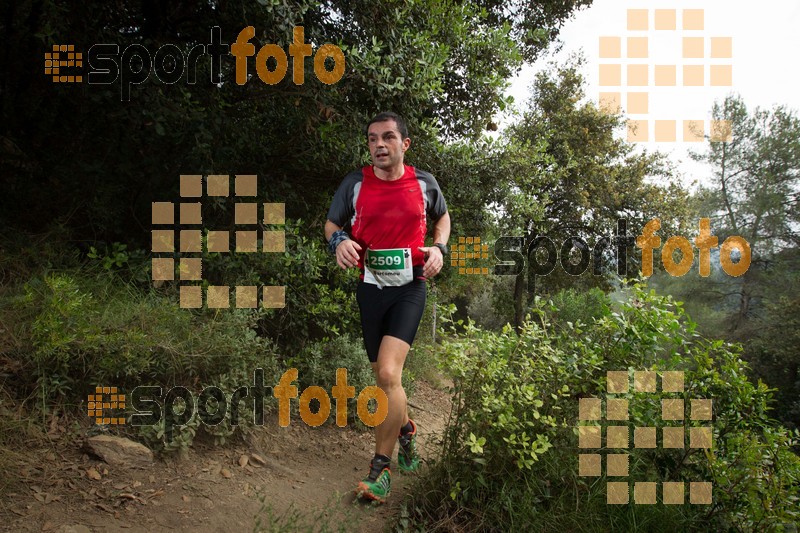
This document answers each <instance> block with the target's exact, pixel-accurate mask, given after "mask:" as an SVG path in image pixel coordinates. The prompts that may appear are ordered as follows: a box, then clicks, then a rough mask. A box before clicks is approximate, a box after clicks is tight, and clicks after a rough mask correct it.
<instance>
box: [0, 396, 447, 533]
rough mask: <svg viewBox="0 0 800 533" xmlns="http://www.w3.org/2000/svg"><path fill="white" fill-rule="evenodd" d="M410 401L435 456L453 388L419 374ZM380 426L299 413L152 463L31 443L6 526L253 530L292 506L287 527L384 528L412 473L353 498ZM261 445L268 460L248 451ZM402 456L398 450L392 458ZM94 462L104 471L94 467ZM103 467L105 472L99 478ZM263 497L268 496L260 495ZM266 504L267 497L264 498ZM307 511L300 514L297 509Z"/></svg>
mask: <svg viewBox="0 0 800 533" xmlns="http://www.w3.org/2000/svg"><path fill="white" fill-rule="evenodd" d="M410 401H411V402H412V403H413V404H414V405H417V406H418V407H419V408H418V409H414V408H413V407H412V408H410V410H411V411H412V417H413V418H414V419H415V421H416V422H417V425H418V428H419V432H420V439H419V443H420V451H421V455H422V456H423V458H430V457H433V455H434V453H435V450H436V447H437V446H438V444H439V442H440V438H441V433H442V431H443V428H444V425H445V423H446V421H447V415H448V413H449V408H450V401H449V397H448V395H447V393H446V392H443V391H441V390H439V389H436V388H433V387H431V386H430V385H428V384H427V383H425V382H422V381H418V382H417V387H416V392H415V394H414V396H413V397H412V398H410ZM373 443H374V437H373V434H372V432H364V433H360V432H358V431H356V430H354V429H351V428H349V427H348V428H338V427H336V426H331V425H327V424H326V425H325V426H324V427H321V428H310V427H308V426H306V425H305V424H303V423H302V422H301V421H300V420H299V419H297V420H296V419H294V418H293V419H292V423H291V425H290V426H289V427H288V428H281V427H280V426H278V423H277V419H272V420H271V421H267V422H266V423H265V425H264V426H263V428H259V430H258V431H257V432H256V434H255V435H254V436H253V437H251V438H250V439H249V441H248V443H247V444H241V443H240V444H237V445H231V446H228V447H226V448H223V449H220V448H213V447H204V446H202V445H196V446H195V447H194V448H193V449H191V450H190V451H189V454H188V457H186V458H184V459H166V460H163V461H160V460H157V461H156V463H155V464H154V465H153V466H151V467H148V468H146V469H134V468H120V467H111V466H109V465H106V464H105V463H103V462H102V461H99V460H97V459H95V458H92V457H88V456H86V455H85V454H83V452H82V451H81V450H80V443H76V442H60V443H56V445H55V446H53V447H51V448H48V449H42V450H29V451H27V452H25V454H24V457H25V460H24V461H23V462H21V463H20V464H19V465H18V466H15V467H14V468H16V469H17V471H11V472H6V473H4V475H11V476H16V477H18V478H19V480H20V483H17V484H15V489H14V490H13V491H12V493H10V494H7V495H6V497H5V498H4V500H5V501H3V502H2V504H0V529H4V530H9V531H54V532H60V533H67V532H75V533H78V532H80V533H84V532H87V531H126V532H128V531H130V532H139V531H141V532H150V531H170V530H175V529H178V530H189V529H191V530H193V531H201V532H205V531H215V532H216V531H252V530H253V529H254V527H255V526H256V520H257V518H258V517H259V516H260V517H261V521H262V523H269V521H268V520H267V518H268V514H269V513H270V512H271V513H272V514H273V516H277V517H280V516H284V517H285V518H286V519H285V520H284V522H279V523H280V524H282V526H281V529H283V528H284V527H287V526H290V525H292V524H294V525H297V526H300V527H301V528H302V529H303V530H306V529H308V528H309V527H313V529H315V530H324V529H328V528H329V529H331V530H334V531H336V530H338V529H339V526H344V528H345V529H346V530H348V531H380V530H382V529H384V527H385V526H386V525H387V524H388V523H391V520H390V519H392V518H393V517H395V516H396V515H397V514H398V513H399V512H400V509H401V507H402V505H401V504H402V501H403V499H404V496H405V495H406V494H407V491H408V489H409V485H410V483H411V476H408V475H403V474H400V473H399V472H397V469H395V472H394V475H393V477H392V495H391V496H390V499H389V502H388V503H387V504H385V505H374V504H366V503H360V502H357V501H354V497H353V495H352V491H353V489H354V488H355V486H356V484H357V482H358V480H359V479H361V478H362V477H363V476H364V475H366V472H367V468H368V464H369V460H370V458H371V457H372V453H373V450H374V448H373V446H374V444H373ZM254 453H255V454H258V455H259V456H260V457H261V458H263V459H264V461H265V463H266V464H264V465H259V464H257V461H255V460H254V459H252V458H251V459H250V461H249V463H248V464H245V466H240V458H241V456H243V455H247V456H249V457H251V454H254ZM392 464H393V465H394V464H396V456H395V457H394V458H393V463H392ZM92 468H94V470H95V471H96V472H91V469H92ZM95 473H96V474H99V478H100V479H91V477H92V476H94V477H95V478H97V477H98V476H96V475H95ZM260 498H263V501H264V502H265V503H262V502H261V501H260ZM265 504H266V505H265ZM296 513H299V514H300V518H299V519H291V518H290V517H291V516H292V515H293V514H296Z"/></svg>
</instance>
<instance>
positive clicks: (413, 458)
mask: <svg viewBox="0 0 800 533" xmlns="http://www.w3.org/2000/svg"><path fill="white" fill-rule="evenodd" d="M408 421H409V423H411V431H410V432H408V433H405V434H404V433H402V432H401V433H400V436H399V437H398V438H397V441H398V442H399V443H400V449H399V450H398V451H397V464H398V466H399V467H400V470H401V471H403V472H414V471H415V470H417V468H419V454H417V425H416V424H415V423H414V421H413V420H411V419H410V418H409V419H408Z"/></svg>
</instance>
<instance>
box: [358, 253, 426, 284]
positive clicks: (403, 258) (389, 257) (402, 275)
mask: <svg viewBox="0 0 800 533" xmlns="http://www.w3.org/2000/svg"><path fill="white" fill-rule="evenodd" d="M412 281H414V270H413V268H412V266H411V248H392V249H389V250H370V249H367V253H366V254H365V255H364V282H365V283H371V284H373V285H377V286H378V287H380V288H383V287H399V286H401V285H406V284H408V283H411V282H412Z"/></svg>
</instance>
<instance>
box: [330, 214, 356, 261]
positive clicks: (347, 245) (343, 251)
mask: <svg viewBox="0 0 800 533" xmlns="http://www.w3.org/2000/svg"><path fill="white" fill-rule="evenodd" d="M340 229H342V226H339V225H338V224H336V223H334V222H331V221H330V220H326V221H325V240H326V241H330V240H331V237H332V236H333V233H334V232H335V231H339V230H340ZM360 251H361V246H360V245H359V244H358V243H357V242H356V241H354V240H352V239H347V240H346V241H342V242H340V243H339V245H338V246H337V247H336V264H338V265H339V266H340V267H342V268H347V267H357V266H358V252H360Z"/></svg>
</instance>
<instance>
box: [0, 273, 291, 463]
mask: <svg viewBox="0 0 800 533" xmlns="http://www.w3.org/2000/svg"><path fill="white" fill-rule="evenodd" d="M15 291H16V292H15ZM15 291H9V292H8V293H7V294H5V295H4V297H3V298H2V299H0V319H1V320H2V322H3V323H6V324H13V325H14V326H13V330H12V331H11V333H12V336H13V338H14V339H15V341H16V345H15V347H14V348H13V351H11V352H10V355H11V357H13V358H14V359H15V360H17V361H18V362H19V363H20V364H21V365H22V366H21V368H20V370H19V374H18V375H19V376H20V378H21V379H20V380H19V381H18V383H17V386H18V387H19V389H18V391H17V394H20V395H22V396H24V395H26V391H28V390H32V391H33V392H35V394H36V395H37V396H38V398H39V399H40V405H41V409H42V410H43V411H45V412H47V411H49V410H50V409H52V408H53V406H59V407H66V408H74V407H76V406H77V404H76V402H78V401H80V399H85V398H86V395H87V394H88V393H90V392H93V390H94V387H95V386H117V387H120V388H121V389H122V390H125V391H130V390H132V389H133V388H134V387H136V386H139V385H159V386H161V387H164V388H165V389H169V388H170V387H172V386H175V385H181V386H186V387H188V388H189V389H190V390H192V391H194V392H195V393H199V392H200V390H201V388H202V387H200V385H203V386H205V385H216V386H218V387H220V388H222V390H223V391H224V392H225V393H226V394H230V393H231V392H232V391H233V390H234V389H235V388H237V387H239V386H243V385H247V384H249V383H252V379H253V378H252V375H253V374H252V373H253V371H254V370H255V369H256V368H263V369H264V371H265V376H266V377H265V379H267V380H268V383H271V382H272V380H273V378H274V377H275V375H276V374H277V368H278V358H277V354H276V350H275V348H274V347H273V346H272V344H271V343H270V342H269V340H267V339H265V338H264V337H258V336H257V335H256V333H255V330H254V326H255V321H256V318H257V317H256V316H255V315H254V314H253V313H249V312H246V311H241V310H232V311H229V312H219V313H217V312H204V313H197V314H193V313H192V312H190V311H187V310H185V309H180V308H179V307H178V303H177V300H176V298H175V297H174V296H165V295H161V294H159V293H157V292H155V291H150V292H146V293H142V292H140V291H138V290H137V289H135V288H134V287H132V286H131V285H129V284H126V283H125V282H123V281H122V280H121V279H120V278H119V277H118V276H116V275H115V274H113V273H110V272H109V273H105V274H99V275H98V274H96V273H95V272H94V271H93V270H91V269H89V270H88V271H81V270H73V271H69V272H62V273H49V274H43V275H42V276H41V277H35V278H32V279H31V280H30V281H28V282H27V283H25V284H24V285H22V286H20V287H16V288H15ZM212 410H213V409H212ZM248 420H252V414H251V411H250V407H247V406H244V409H243V410H242V413H241V414H240V421H239V426H238V428H235V427H232V426H231V425H230V412H229V413H228V416H227V418H226V420H225V421H224V422H223V423H221V424H220V425H218V426H215V427H207V428H204V429H205V430H206V432H207V433H210V434H211V435H213V436H214V437H215V438H216V439H217V441H218V442H222V441H224V439H226V438H228V437H230V436H231V435H233V434H234V433H235V432H236V431H237V430H240V429H245V428H246V427H247V425H248ZM198 427H199V420H196V419H193V420H192V421H190V422H189V424H187V426H186V427H184V428H183V429H181V430H180V431H179V432H178V433H177V436H176V438H175V439H174V442H166V443H165V442H163V420H162V422H161V426H160V427H157V426H156V427H143V428H139V432H138V436H139V438H141V439H142V440H144V441H145V442H147V443H148V444H150V445H151V446H152V447H154V448H156V449H164V450H166V451H172V450H180V449H185V448H186V447H187V446H189V445H190V444H191V442H192V439H193V438H194V434H195V433H196V431H197V430H198ZM159 431H160V432H161V433H159Z"/></svg>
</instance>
